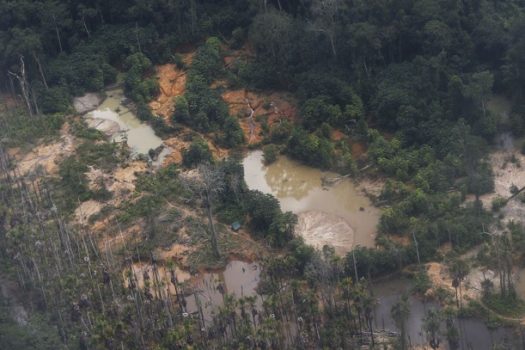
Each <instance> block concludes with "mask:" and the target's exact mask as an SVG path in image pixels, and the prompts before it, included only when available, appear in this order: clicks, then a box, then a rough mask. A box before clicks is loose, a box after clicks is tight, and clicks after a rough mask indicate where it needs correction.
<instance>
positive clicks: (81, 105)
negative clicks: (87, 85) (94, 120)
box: [73, 92, 102, 114]
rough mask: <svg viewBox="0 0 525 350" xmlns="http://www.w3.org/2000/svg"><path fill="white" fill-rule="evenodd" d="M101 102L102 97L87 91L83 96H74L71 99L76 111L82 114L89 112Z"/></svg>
mask: <svg viewBox="0 0 525 350" xmlns="http://www.w3.org/2000/svg"><path fill="white" fill-rule="evenodd" d="M100 103H102V98H101V96H100V95H99V94H96V93H92V92H88V93H87V94H85V95H84V96H80V97H75V98H74V99H73V107H75V110H76V111H77V113H80V114H84V113H87V112H90V111H92V110H94V109H96V108H97V107H98V105H100Z"/></svg>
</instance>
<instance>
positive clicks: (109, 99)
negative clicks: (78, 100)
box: [85, 89, 169, 163]
mask: <svg viewBox="0 0 525 350" xmlns="http://www.w3.org/2000/svg"><path fill="white" fill-rule="evenodd" d="M85 118H86V120H87V122H88V124H89V126H91V127H94V128H96V129H99V130H101V131H102V132H104V133H105V134H106V135H108V136H109V137H110V138H111V140H113V141H116V142H122V141H126V142H127V144H128V146H129V147H130V149H131V152H132V154H148V152H149V150H150V149H153V150H154V149H157V148H158V147H159V146H161V145H162V144H163V143H162V139H161V138H160V137H158V136H157V135H156V134H155V131H154V130H153V128H152V127H151V126H149V125H148V124H145V123H143V122H142V121H141V120H139V119H138V118H137V116H136V115H135V114H134V113H133V112H132V111H131V110H130V109H129V108H128V107H127V106H126V97H125V96H124V92H123V90H122V89H113V90H108V91H106V98H105V99H104V101H103V102H102V104H101V105H100V106H98V107H97V109H95V110H93V111H91V112H89V113H87V114H86V115H85ZM168 153H169V150H168V149H167V148H166V149H164V150H163V151H162V152H161V154H160V155H159V157H158V162H159V163H161V160H162V159H163V157H164V156H166V155H167V154H168Z"/></svg>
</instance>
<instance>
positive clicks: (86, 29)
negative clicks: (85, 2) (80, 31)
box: [82, 16, 91, 38]
mask: <svg viewBox="0 0 525 350" xmlns="http://www.w3.org/2000/svg"><path fill="white" fill-rule="evenodd" d="M82 25H83V26H84V30H85V31H86V34H87V36H88V38H91V33H90V32H89V29H88V27H87V25H86V17H84V16H82Z"/></svg>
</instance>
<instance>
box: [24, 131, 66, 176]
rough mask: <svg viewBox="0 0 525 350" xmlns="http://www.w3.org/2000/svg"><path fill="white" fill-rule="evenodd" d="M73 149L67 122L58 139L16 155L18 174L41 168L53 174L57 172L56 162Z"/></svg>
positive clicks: (25, 173)
mask: <svg viewBox="0 0 525 350" xmlns="http://www.w3.org/2000/svg"><path fill="white" fill-rule="evenodd" d="M74 150H75V139H74V137H73V135H71V133H70V132H69V124H68V123H65V124H64V126H63V127H62V129H61V130H60V139H59V140H58V141H55V142H52V143H48V144H42V145H39V146H37V147H35V148H33V149H32V150H31V151H30V152H29V153H27V154H25V155H17V156H18V159H16V158H15V159H16V160H17V170H18V172H19V173H20V174H22V175H27V174H29V173H30V172H34V171H35V170H37V168H41V169H43V170H44V171H45V172H46V173H47V174H49V175H54V174H56V173H57V172H58V163H59V162H60V161H61V160H62V159H63V158H65V157H67V156H69V155H71V154H72V153H73V151H74Z"/></svg>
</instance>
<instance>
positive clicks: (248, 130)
mask: <svg viewBox="0 0 525 350" xmlns="http://www.w3.org/2000/svg"><path fill="white" fill-rule="evenodd" d="M222 98H223V100H224V101H225V102H226V103H227V104H228V107H229V110H230V115H232V116H234V117H238V118H239V124H240V126H241V128H242V130H243V132H244V136H245V138H246V142H247V143H248V144H255V143H258V142H260V141H262V133H261V131H262V122H263V120H261V119H265V118H267V123H268V126H270V127H271V126H272V125H273V124H274V123H277V122H279V121H280V120H284V119H288V120H289V121H291V122H294V121H296V120H297V118H298V113H297V107H296V106H297V103H296V101H295V99H294V98H293V97H292V96H291V94H289V93H282V92H271V93H270V92H260V93H256V92H251V91H248V90H246V89H237V90H229V91H226V92H224V93H223V94H222ZM265 107H266V108H265ZM252 112H253V114H252Z"/></svg>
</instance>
